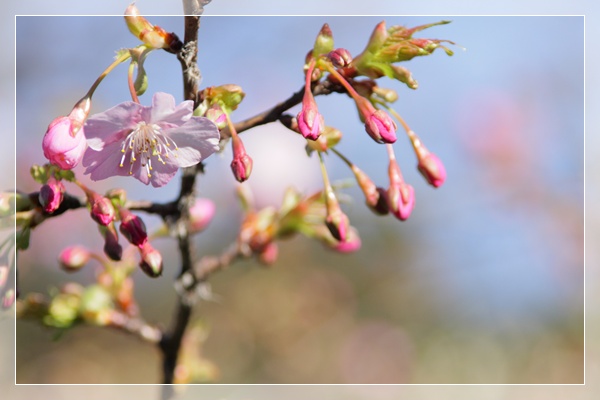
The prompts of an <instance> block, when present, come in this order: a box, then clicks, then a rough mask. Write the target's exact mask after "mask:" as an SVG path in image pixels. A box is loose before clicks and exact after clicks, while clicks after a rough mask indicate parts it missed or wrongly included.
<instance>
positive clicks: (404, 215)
mask: <svg viewBox="0 0 600 400" xmlns="http://www.w3.org/2000/svg"><path fill="white" fill-rule="evenodd" d="M388 175H389V178H390V188H389V189H388V191H387V201H388V207H389V210H390V211H391V212H392V213H393V214H394V216H395V217H396V218H398V219H399V220H401V221H406V220H407V219H408V217H409V216H410V214H411V212H412V210H413V208H414V206H415V191H414V189H413V187H412V186H410V185H408V184H406V183H405V182H404V179H403V178H402V172H401V171H400V166H399V165H398V163H397V162H396V160H395V158H394V157H392V158H391V159H390V163H389V167H388Z"/></svg>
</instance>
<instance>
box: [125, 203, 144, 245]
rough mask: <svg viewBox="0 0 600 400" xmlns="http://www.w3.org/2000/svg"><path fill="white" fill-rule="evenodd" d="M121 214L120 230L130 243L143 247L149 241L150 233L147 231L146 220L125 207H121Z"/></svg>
mask: <svg viewBox="0 0 600 400" xmlns="http://www.w3.org/2000/svg"><path fill="white" fill-rule="evenodd" d="M119 215H120V216H121V225H120V226H119V231H120V232H121V233H122V234H123V236H125V238H126V239H127V240H128V241H129V243H131V244H133V245H135V246H138V247H140V248H141V247H142V246H143V245H144V244H146V242H147V241H148V233H146V225H145V224H144V221H143V220H142V219H141V218H140V217H138V216H137V215H135V214H133V213H132V212H130V211H129V210H128V209H126V208H123V207H121V208H119Z"/></svg>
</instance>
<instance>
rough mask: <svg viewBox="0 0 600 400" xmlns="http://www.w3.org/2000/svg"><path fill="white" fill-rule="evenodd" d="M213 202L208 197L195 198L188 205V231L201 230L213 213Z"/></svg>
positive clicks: (210, 219)
mask: <svg viewBox="0 0 600 400" xmlns="http://www.w3.org/2000/svg"><path fill="white" fill-rule="evenodd" d="M215 209H216V207H215V203H214V202H213V201H212V200H210V199H196V201H195V202H194V205H192V206H191V207H190V233H197V232H201V231H203V230H204V229H206V227H207V226H208V224H209V223H210V221H212V219H213V217H214V215H215Z"/></svg>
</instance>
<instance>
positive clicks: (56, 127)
mask: <svg viewBox="0 0 600 400" xmlns="http://www.w3.org/2000/svg"><path fill="white" fill-rule="evenodd" d="M72 129H73V121H72V120H71V119H70V118H69V117H58V118H56V119H55V120H54V121H52V122H51V123H50V125H48V129H47V130H46V133H45V134H44V138H43V139H42V149H43V150H44V156H45V157H46V158H47V159H48V160H49V161H50V162H51V163H52V164H54V165H56V166H58V167H60V168H62V169H72V168H74V167H75V166H76V165H77V164H79V162H80V161H81V159H82V158H83V153H84V152H85V149H86V147H87V143H86V140H85V136H84V134H83V129H78V130H77V131H76V133H75V135H74V136H73V135H72V134H71V131H72Z"/></svg>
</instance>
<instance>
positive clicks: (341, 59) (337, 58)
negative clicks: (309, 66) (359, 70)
mask: <svg viewBox="0 0 600 400" xmlns="http://www.w3.org/2000/svg"><path fill="white" fill-rule="evenodd" d="M327 58H329V60H330V61H331V63H332V64H333V66H334V67H335V68H344V67H347V66H348V65H350V63H351V62H352V55H351V54H350V52H349V51H348V50H346V49H342V48H339V49H335V50H333V51H331V52H330V53H329V54H327Z"/></svg>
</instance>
